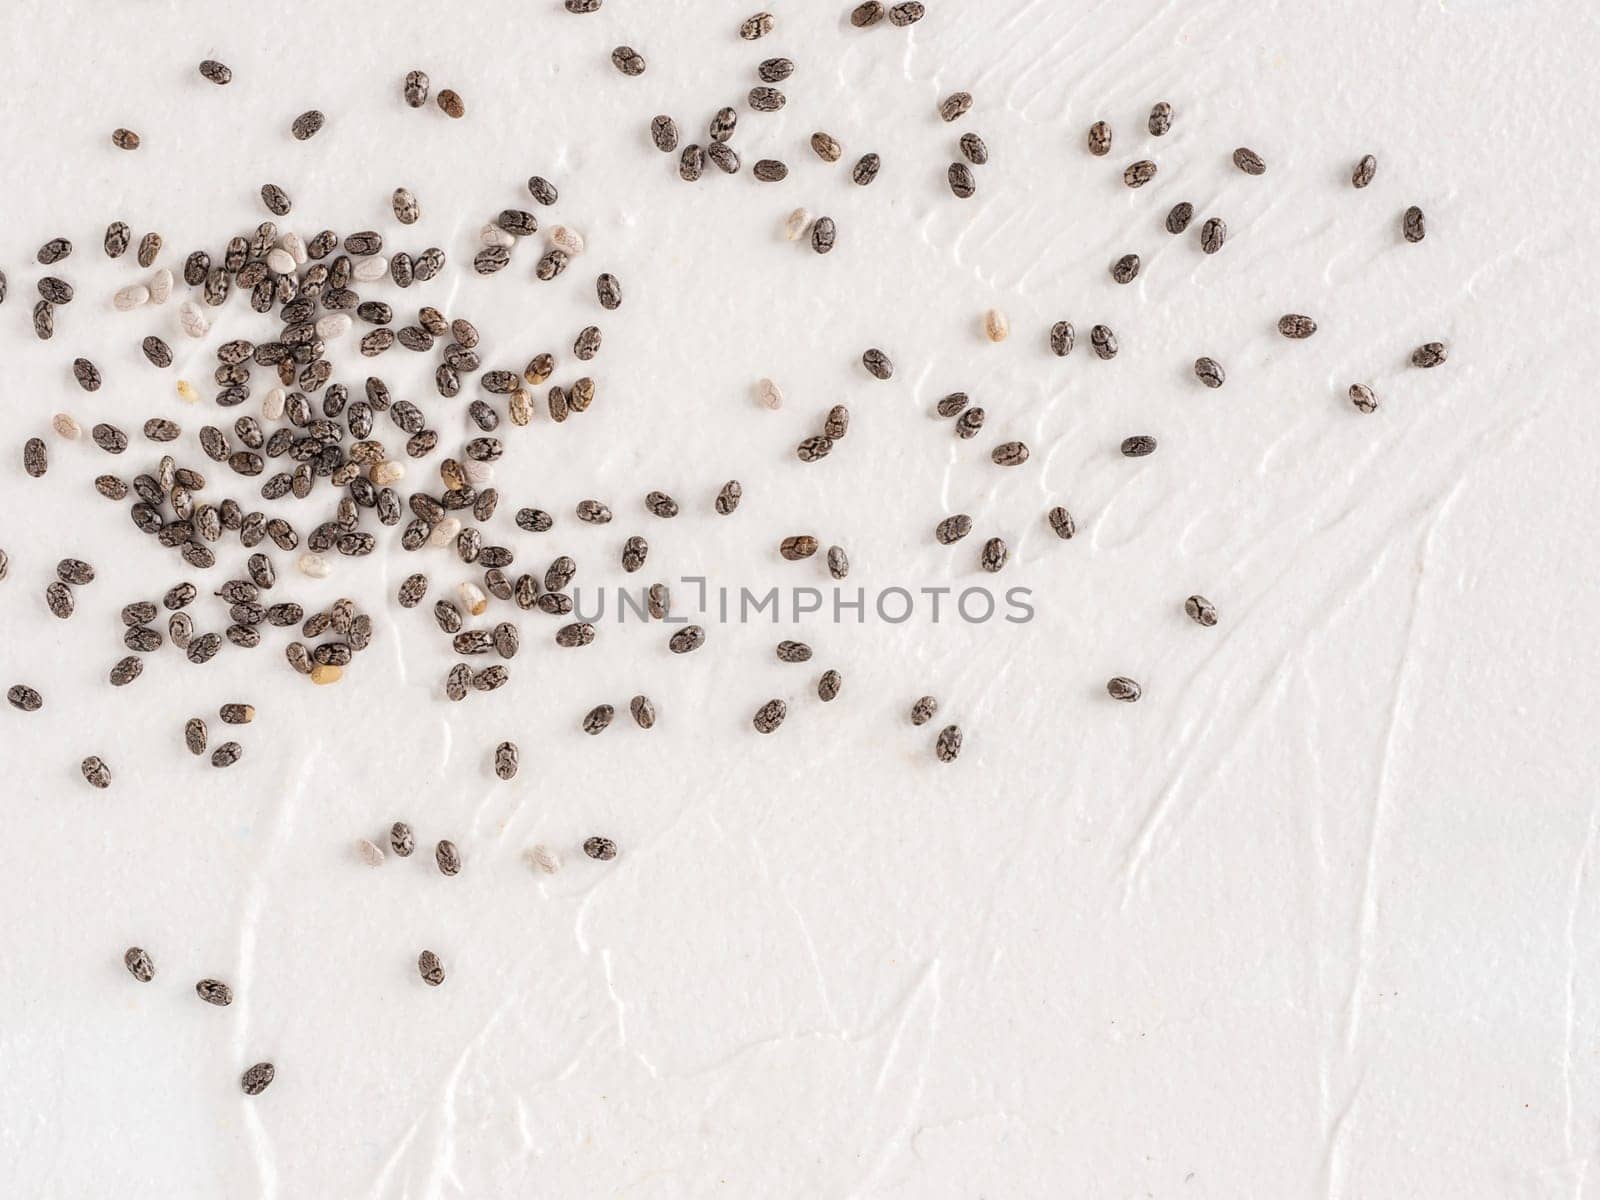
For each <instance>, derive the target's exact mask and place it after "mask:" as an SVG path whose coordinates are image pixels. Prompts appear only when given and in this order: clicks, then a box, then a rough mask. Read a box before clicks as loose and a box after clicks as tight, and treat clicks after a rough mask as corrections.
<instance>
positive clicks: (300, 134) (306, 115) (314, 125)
mask: <svg viewBox="0 0 1600 1200" xmlns="http://www.w3.org/2000/svg"><path fill="white" fill-rule="evenodd" d="M327 120H328V118H327V117H325V116H323V115H322V113H321V112H319V111H318V110H317V109H314V108H312V109H307V110H306V111H305V112H303V113H301V114H300V115H299V116H298V117H296V118H295V119H294V121H293V122H292V123H291V124H290V126H289V132H290V133H291V134H293V135H294V140H295V141H297V142H304V141H309V140H310V139H311V138H313V137H315V136H316V135H317V132H318V131H319V130H321V128H322V127H323V125H325V124H326V123H327Z"/></svg>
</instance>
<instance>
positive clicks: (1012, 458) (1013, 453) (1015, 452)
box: [989, 442, 1028, 467]
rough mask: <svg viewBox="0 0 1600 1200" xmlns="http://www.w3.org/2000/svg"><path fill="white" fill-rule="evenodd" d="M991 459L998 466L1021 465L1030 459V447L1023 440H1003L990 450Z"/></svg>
mask: <svg viewBox="0 0 1600 1200" xmlns="http://www.w3.org/2000/svg"><path fill="white" fill-rule="evenodd" d="M989 460H990V461H991V462H992V463H994V465H995V466H997V467H1020V466H1021V465H1022V464H1023V463H1025V462H1027V461H1028V447H1027V445H1026V444H1025V443H1023V442H1001V443H1000V444H999V445H998V446H996V447H995V448H994V449H993V450H991V451H990V452H989Z"/></svg>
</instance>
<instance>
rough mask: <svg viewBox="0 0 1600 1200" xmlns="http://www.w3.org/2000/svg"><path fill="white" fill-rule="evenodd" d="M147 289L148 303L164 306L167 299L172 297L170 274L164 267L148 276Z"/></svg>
mask: <svg viewBox="0 0 1600 1200" xmlns="http://www.w3.org/2000/svg"><path fill="white" fill-rule="evenodd" d="M149 287H150V303H151V304H165V303H166V302H167V298H168V297H169V296H171V295H172V272H171V271H170V270H168V269H167V268H166V267H162V268H161V270H159V271H157V272H156V273H155V274H154V275H152V276H150V284H149Z"/></svg>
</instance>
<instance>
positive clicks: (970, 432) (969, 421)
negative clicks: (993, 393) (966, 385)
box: [956, 406, 988, 441]
mask: <svg viewBox="0 0 1600 1200" xmlns="http://www.w3.org/2000/svg"><path fill="white" fill-rule="evenodd" d="M986 416H988V413H987V412H985V411H984V410H983V409H982V408H979V407H977V406H973V407H972V408H969V409H967V411H966V412H964V413H962V414H961V415H960V416H959V417H957V418H956V436H957V437H958V438H961V439H962V440H963V441H965V440H966V439H968V438H974V437H977V436H978V431H979V430H980V429H982V428H983V419H984V417H986Z"/></svg>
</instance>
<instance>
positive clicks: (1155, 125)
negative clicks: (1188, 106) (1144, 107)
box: [1145, 100, 1172, 137]
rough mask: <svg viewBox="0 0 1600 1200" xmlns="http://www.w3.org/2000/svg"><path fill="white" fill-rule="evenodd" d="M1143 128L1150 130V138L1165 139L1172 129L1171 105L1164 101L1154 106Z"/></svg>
mask: <svg viewBox="0 0 1600 1200" xmlns="http://www.w3.org/2000/svg"><path fill="white" fill-rule="evenodd" d="M1145 128H1147V129H1148V130H1150V136H1151V137H1165V136H1166V134H1167V131H1168V130H1169V129H1171V128H1172V105H1170V104H1168V103H1167V102H1166V101H1165V100H1163V101H1161V102H1160V103H1159V104H1157V105H1155V107H1153V108H1152V109H1151V110H1150V119H1149V120H1148V121H1147V122H1146V123H1145Z"/></svg>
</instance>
